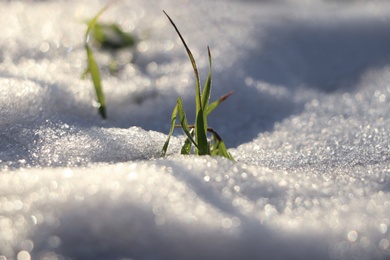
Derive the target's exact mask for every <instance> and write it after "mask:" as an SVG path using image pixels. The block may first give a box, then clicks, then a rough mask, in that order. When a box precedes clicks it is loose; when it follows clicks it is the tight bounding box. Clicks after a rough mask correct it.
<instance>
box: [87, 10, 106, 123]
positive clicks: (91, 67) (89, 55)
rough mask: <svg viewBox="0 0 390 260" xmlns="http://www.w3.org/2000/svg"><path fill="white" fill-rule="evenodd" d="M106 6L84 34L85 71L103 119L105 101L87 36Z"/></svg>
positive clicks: (89, 24)
mask: <svg viewBox="0 0 390 260" xmlns="http://www.w3.org/2000/svg"><path fill="white" fill-rule="evenodd" d="M107 8H108V6H106V7H104V8H102V9H101V10H100V11H99V12H98V13H97V14H96V15H95V17H93V18H92V20H91V21H90V22H89V23H88V28H87V31H86V33H85V49H86V51H87V60H88V65H87V66H88V67H87V69H86V71H88V72H89V73H90V74H91V78H92V82H93V85H94V87H95V92H96V96H97V100H98V103H99V108H98V110H99V114H100V115H101V116H102V118H103V119H106V118H107V113H106V101H105V98H104V93H103V87H102V82H101V77H100V70H99V66H98V65H97V63H96V60H95V57H94V56H93V53H92V49H91V48H90V47H89V45H88V40H89V35H90V33H91V31H92V30H93V28H94V27H95V25H96V23H97V20H98V19H99V17H100V16H101V15H102V14H103V13H104V12H105V11H106V10H107Z"/></svg>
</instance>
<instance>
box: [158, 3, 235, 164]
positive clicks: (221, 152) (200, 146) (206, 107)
mask: <svg viewBox="0 0 390 260" xmlns="http://www.w3.org/2000/svg"><path fill="white" fill-rule="evenodd" d="M163 12H164V14H165V15H166V16H167V18H168V19H169V21H170V22H171V24H172V25H173V27H174V28H175V30H176V32H177V34H178V35H179V37H180V39H181V41H182V43H183V45H184V47H185V49H186V52H187V55H188V57H189V58H190V61H191V64H192V68H193V70H194V74H195V79H196V82H195V92H196V93H195V94H196V97H195V103H196V116H195V124H194V125H188V123H187V117H186V114H185V112H184V108H183V102H182V99H181V98H180V97H179V98H178V99H177V103H176V106H175V108H174V109H173V112H172V116H171V128H170V131H169V134H168V137H167V140H166V141H165V144H164V146H163V149H162V152H161V153H162V156H165V155H166V153H167V149H168V145H169V141H170V138H171V137H172V134H173V131H174V128H175V127H180V128H181V129H182V130H183V132H184V134H185V135H186V136H187V138H186V140H185V141H184V144H183V146H182V148H181V154H190V153H191V151H192V146H194V147H195V154H196V155H217V156H222V157H226V158H228V159H230V160H234V159H233V157H232V155H231V154H230V153H229V152H228V151H227V149H226V146H225V143H224V141H223V140H222V138H221V137H220V136H219V134H218V133H217V132H216V131H214V129H212V128H210V127H208V123H207V116H208V115H209V114H210V113H211V112H212V111H213V110H214V109H215V108H216V107H217V106H218V105H219V104H220V103H221V102H223V101H224V100H226V99H227V98H228V97H229V96H230V95H231V94H232V93H233V92H229V93H227V94H226V95H224V96H222V97H221V98H219V99H218V100H217V101H214V102H213V103H211V104H210V103H209V101H210V93H211V77H212V72H211V70H212V60H211V52H210V48H209V47H207V51H208V59H209V73H208V76H207V79H206V82H205V84H204V87H203V91H202V90H201V87H200V79H199V71H198V68H197V66H196V62H195V59H194V56H193V55H192V53H191V51H190V49H189V48H188V46H187V44H186V42H185V40H184V38H183V37H182V35H181V34H180V32H179V30H178V28H177V27H176V25H175V23H174V22H173V21H172V19H171V18H170V17H169V16H168V14H167V13H166V12H165V11H163ZM201 92H202V93H201ZM177 115H179V121H180V124H179V125H176V118H177ZM208 132H209V133H211V135H212V136H211V138H210V140H208V138H207V133H208Z"/></svg>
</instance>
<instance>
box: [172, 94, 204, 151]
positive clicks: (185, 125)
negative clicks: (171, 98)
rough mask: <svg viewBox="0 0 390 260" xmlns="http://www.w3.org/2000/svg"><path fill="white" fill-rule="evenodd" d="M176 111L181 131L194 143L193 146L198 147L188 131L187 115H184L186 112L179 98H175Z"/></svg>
mask: <svg viewBox="0 0 390 260" xmlns="http://www.w3.org/2000/svg"><path fill="white" fill-rule="evenodd" d="M177 111H178V114H179V120H180V125H181V128H182V129H183V132H184V133H185V135H186V136H187V138H188V139H190V141H191V142H192V143H193V144H194V145H195V147H196V148H198V149H199V147H198V144H197V143H196V142H195V140H194V138H192V135H191V133H190V132H189V127H188V123H187V117H186V114H185V112H184V108H183V101H182V100H181V98H178V99H177Z"/></svg>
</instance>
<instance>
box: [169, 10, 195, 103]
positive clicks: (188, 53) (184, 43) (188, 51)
mask: <svg viewBox="0 0 390 260" xmlns="http://www.w3.org/2000/svg"><path fill="white" fill-rule="evenodd" d="M163 12H164V14H165V15H166V16H167V18H168V20H169V21H170V22H171V24H172V25H173V28H175V31H176V32H177V34H178V35H179V37H180V40H181V42H182V43H183V45H184V47H185V49H186V51H187V55H188V57H189V58H190V61H191V64H192V68H193V69H194V74H195V78H196V85H197V89H200V79H199V72H198V67H197V66H196V62H195V59H194V56H193V55H192V53H191V51H190V49H189V48H188V46H187V43H186V41H185V40H184V38H183V36H181V33H180V32H179V29H177V27H176V24H175V23H174V22H173V21H172V19H171V17H169V15H168V14H167V13H166V12H165V11H163ZM199 97H200V94H199Z"/></svg>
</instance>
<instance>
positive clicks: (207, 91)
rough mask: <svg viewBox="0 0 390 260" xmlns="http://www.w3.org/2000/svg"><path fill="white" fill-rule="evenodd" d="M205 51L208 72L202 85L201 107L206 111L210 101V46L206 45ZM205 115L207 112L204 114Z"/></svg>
mask: <svg viewBox="0 0 390 260" xmlns="http://www.w3.org/2000/svg"><path fill="white" fill-rule="evenodd" d="M207 53H208V56H209V66H210V67H209V74H208V75H207V79H206V83H205V84H204V87H203V93H202V108H203V110H204V111H207V107H208V105H209V101H210V93H211V77H212V71H211V70H212V61H211V52H210V48H209V47H208V46H207ZM206 115H207V114H206Z"/></svg>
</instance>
